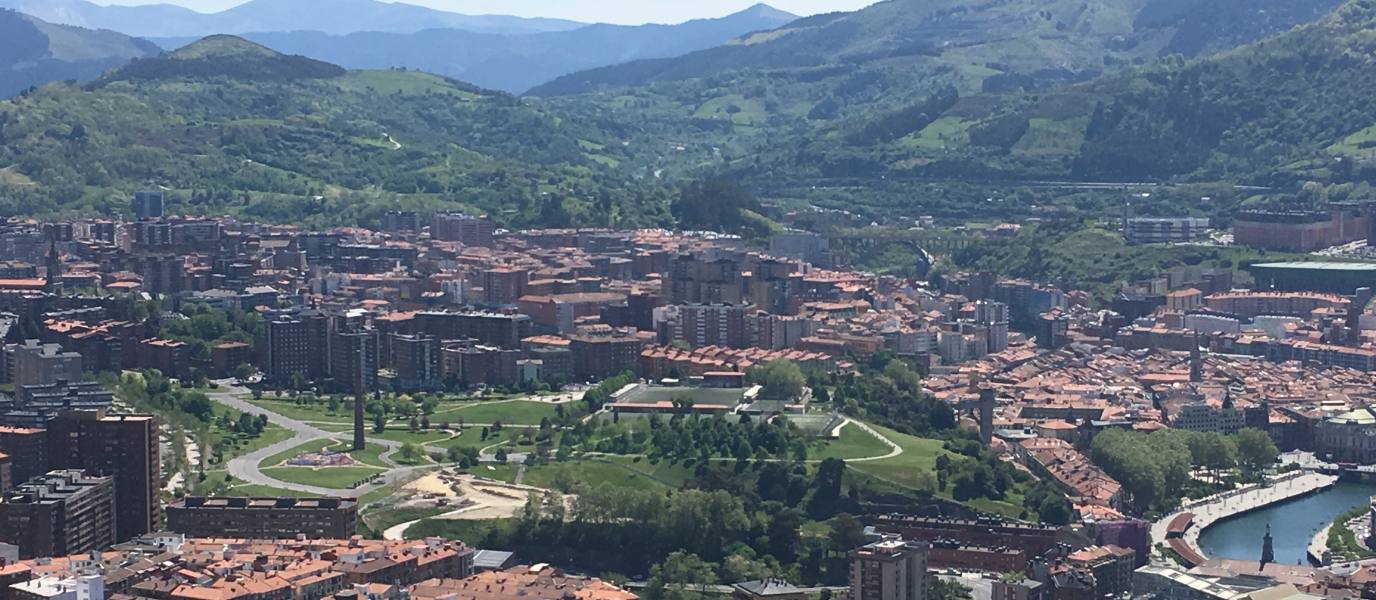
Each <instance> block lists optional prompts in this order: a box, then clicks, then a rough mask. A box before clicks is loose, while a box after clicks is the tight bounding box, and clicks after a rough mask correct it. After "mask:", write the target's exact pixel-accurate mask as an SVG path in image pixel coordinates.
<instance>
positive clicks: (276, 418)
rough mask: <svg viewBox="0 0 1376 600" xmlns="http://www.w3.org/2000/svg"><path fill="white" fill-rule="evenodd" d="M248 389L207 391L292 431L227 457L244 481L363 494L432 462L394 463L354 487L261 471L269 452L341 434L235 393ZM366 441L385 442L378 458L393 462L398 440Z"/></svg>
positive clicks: (309, 490) (231, 470) (322, 492)
mask: <svg viewBox="0 0 1376 600" xmlns="http://www.w3.org/2000/svg"><path fill="white" fill-rule="evenodd" d="M247 393H248V390H247V389H245V388H241V387H233V386H231V387H230V388H229V391H227V392H212V393H210V394H208V395H209V396H210V399H211V400H214V401H216V402H219V403H220V404H223V405H225V406H228V407H230V408H234V409H236V410H239V411H243V412H246V413H249V414H251V415H267V416H268V421H270V422H272V423H275V424H277V425H280V426H282V427H285V428H287V429H288V430H290V431H291V432H292V434H293V435H292V437H291V438H289V439H286V440H283V441H280V442H277V443H276V444H272V445H270V446H267V447H265V448H260V449H258V450H255V451H253V452H250V453H248V454H245V455H243V456H240V457H237V458H232V459H230V461H229V464H228V465H227V467H228V469H229V474H230V475H233V476H234V477H235V478H236V479H240V480H242V481H246V482H248V483H252V484H257V485H266V486H270V487H275V488H281V489H288V490H295V491H298V492H306V493H310V494H319V495H321V496H337V497H348V498H353V497H358V496H362V495H363V494H366V493H368V492H371V491H373V490H375V489H377V488H380V487H382V486H385V485H387V484H389V483H392V482H394V481H397V480H398V479H402V478H404V477H406V476H407V475H410V474H411V472H413V471H417V470H421V469H429V468H432V467H434V466H435V465H429V464H426V465H417V466H414V467H400V466H396V467H394V468H391V469H388V470H387V471H385V472H383V473H382V476H381V477H380V478H378V480H377V481H376V482H374V483H371V484H368V485H365V486H361V487H358V488H354V489H332V488H323V487H319V486H314V485H304V484H300V483H291V482H287V481H282V480H280V479H274V478H272V477H268V476H267V475H265V474H263V472H262V470H260V469H259V468H258V463H260V462H262V461H263V460H264V459H266V458H268V457H269V456H272V455H274V454H277V453H279V452H283V451H286V450H290V449H292V448H295V447H297V446H300V445H301V444H304V443H306V442H309V441H311V440H323V439H338V438H339V437H340V434H339V433H338V432H331V431H325V430H324V429H320V428H319V427H316V426H314V425H311V424H308V423H305V422H303V421H298V420H296V419H291V418H287V417H285V416H282V415H281V414H279V413H276V412H273V411H271V410H268V409H265V408H262V407H260V406H258V405H256V404H254V403H252V402H249V401H247V400H243V399H241V398H239V397H237V396H236V394H239V395H242V394H247ZM368 443H370V444H381V445H383V446H387V447H388V449H387V451H386V452H384V453H383V454H382V456H381V458H382V460H383V462H385V463H387V464H389V465H395V464H396V463H395V462H393V461H392V458H391V457H392V454H393V453H395V452H396V451H397V449H398V448H400V447H401V442H396V441H392V440H384V439H377V438H369V439H368ZM425 449H426V451H437V452H442V451H443V450H444V449H443V448H430V447H426V448H425Z"/></svg>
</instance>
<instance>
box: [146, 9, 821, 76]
mask: <svg viewBox="0 0 1376 600" xmlns="http://www.w3.org/2000/svg"><path fill="white" fill-rule="evenodd" d="M796 18H797V17H796V16H795V15H791V14H789V13H786V12H783V11H780V10H776V9H774V8H771V7H769V6H765V5H762V4H761V5H756V6H754V7H751V8H749V9H746V10H744V11H741V12H739V13H736V14H733V15H730V16H727V17H723V18H720V19H699V20H694V21H688V22H686V23H682V24H679V25H642V26H637V27H628V26H618V25H589V26H587V27H582V28H579V29H575V30H572V31H558V32H546V33H536V34H523V35H494V34H484V33H474V32H471V31H463V30H460V29H428V30H425V31H420V32H417V33H410V34H398V33H378V32H363V33H353V34H349V35H342V36H340V35H330V34H328V33H324V32H320V31H293V32H276V33H274V32H257V33H247V34H244V35H243V36H242V37H244V38H246V39H249V40H252V41H254V42H257V43H259V44H262V45H264V46H268V47H270V48H275V49H277V50H280V51H282V52H287V53H291V54H300V55H304V56H309V57H312V58H317V59H320V60H324V61H329V62H332V63H335V64H338V65H342V66H344V67H347V68H351V69H388V68H393V67H406V68H408V69H417V70H421V71H426V72H430V73H442V74H445V75H449V76H453V77H458V78H461V79H463V80H464V81H468V82H470V83H473V84H476V85H479V86H482V87H486V88H491V89H498V90H504V91H507V92H511V93H521V92H524V91H525V90H527V89H530V88H531V87H533V86H536V85H539V84H542V83H545V82H547V81H550V80H552V79H554V78H556V77H559V76H561V75H566V74H569V73H573V72H575V71H581V70H584V69H590V68H593V67H600V66H606V65H613V64H619V63H624V62H628V61H633V60H639V59H646V58H663V57H671V56H680V55H683V54H687V53H689V52H693V51H696V50H702V49H704V48H710V47H713V46H717V45H720V44H723V43H725V42H727V41H730V40H732V39H735V38H737V37H739V36H742V35H745V34H747V33H751V32H754V31H762V30H768V29H774V28H776V27H779V26H781V25H784V24H787V23H789V22H791V21H793V20H795V19H796ZM153 41H154V42H156V43H158V44H159V45H161V46H163V47H164V48H169V47H180V46H182V45H185V44H187V43H189V42H191V41H194V40H193V39H190V38H185V37H177V38H154V39H153Z"/></svg>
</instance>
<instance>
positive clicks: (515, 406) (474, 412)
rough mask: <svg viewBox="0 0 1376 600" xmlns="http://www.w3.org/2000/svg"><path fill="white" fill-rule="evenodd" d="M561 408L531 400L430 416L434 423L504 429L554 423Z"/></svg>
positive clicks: (445, 408)
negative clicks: (496, 425)
mask: <svg viewBox="0 0 1376 600" xmlns="http://www.w3.org/2000/svg"><path fill="white" fill-rule="evenodd" d="M557 406H558V405H556V404H551V403H549V402H532V401H529V400H508V401H488V402H463V403H459V404H449V405H441V409H440V410H438V411H436V412H435V414H433V415H430V422H431V423H441V422H444V421H449V422H450V423H457V421H458V420H459V419H460V418H462V419H463V420H464V422H465V423H479V424H484V425H485V424H488V423H496V422H501V423H502V424H503V425H539V424H540V419H553V418H555V417H556V416H557V414H556V411H557V410H558V409H557V408H556V407H557Z"/></svg>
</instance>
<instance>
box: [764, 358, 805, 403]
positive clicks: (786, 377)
mask: <svg viewBox="0 0 1376 600" xmlns="http://www.w3.org/2000/svg"><path fill="white" fill-rule="evenodd" d="M753 375H754V377H751V379H752V381H754V382H755V383H758V384H760V385H762V386H764V389H763V390H761V395H762V396H763V397H765V398H777V399H784V400H788V399H792V398H797V397H799V396H802V395H803V386H804V385H806V384H807V377H805V376H803V370H802V369H800V368H798V365H797V363H795V362H793V361H791V360H788V359H785V358H776V359H774V360H771V361H769V362H768V363H766V364H765V365H764V367H762V368H760V369H759V370H758V372H755V373H753Z"/></svg>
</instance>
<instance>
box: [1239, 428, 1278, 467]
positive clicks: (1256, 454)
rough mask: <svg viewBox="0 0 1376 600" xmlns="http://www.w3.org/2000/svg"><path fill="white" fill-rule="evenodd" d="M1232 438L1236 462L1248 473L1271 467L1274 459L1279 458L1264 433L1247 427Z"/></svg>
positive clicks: (1273, 443)
mask: <svg viewBox="0 0 1376 600" xmlns="http://www.w3.org/2000/svg"><path fill="white" fill-rule="evenodd" d="M1234 437H1235V438H1236V441H1237V457H1238V461H1239V462H1241V463H1242V468H1243V469H1244V470H1246V471H1247V472H1248V473H1255V472H1256V471H1259V470H1261V469H1264V468H1266V467H1268V466H1270V465H1273V464H1275V462H1276V459H1277V458H1280V450H1278V449H1277V448H1276V444H1275V442H1272V441H1271V436H1269V435H1267V434H1266V432H1265V431H1262V430H1260V429H1253V428H1250V427H1249V428H1247V429H1243V430H1241V431H1238V432H1237V434H1236V435H1235V436H1234Z"/></svg>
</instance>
